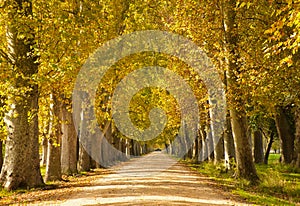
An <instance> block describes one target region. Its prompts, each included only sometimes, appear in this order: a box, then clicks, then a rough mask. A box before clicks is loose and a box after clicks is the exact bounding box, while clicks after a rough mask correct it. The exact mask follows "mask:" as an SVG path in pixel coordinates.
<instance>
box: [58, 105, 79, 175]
mask: <svg viewBox="0 0 300 206" xmlns="http://www.w3.org/2000/svg"><path fill="white" fill-rule="evenodd" d="M61 149H62V153H61V169H62V173H63V174H66V175H72V174H76V173H77V135H76V130H75V126H74V123H73V117H72V113H71V112H70V111H69V110H68V109H67V105H66V104H63V105H62V145H61Z"/></svg>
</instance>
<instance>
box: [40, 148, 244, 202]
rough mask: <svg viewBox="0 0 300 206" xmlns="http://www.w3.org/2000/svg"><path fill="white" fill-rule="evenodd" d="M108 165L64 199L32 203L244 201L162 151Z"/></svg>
mask: <svg viewBox="0 0 300 206" xmlns="http://www.w3.org/2000/svg"><path fill="white" fill-rule="evenodd" d="M112 169H113V171H114V173H113V174H110V175H107V176H106V177H104V178H101V179H97V180H96V182H95V184H93V186H86V187H83V188H81V189H80V191H79V192H78V193H77V194H76V195H74V196H70V197H68V199H66V200H63V201H60V202H54V201H53V202H48V203H45V202H44V203H40V204H35V205H64V206H77V205H118V206H124V205H126V206H127V205H149V206H150V205H151V206H153V205H189V206H190V205H246V204H245V203H243V202H238V201H237V200H234V199H233V197H232V195H231V194H229V193H227V192H225V191H222V190H221V189H219V188H218V187H216V186H214V185H213V183H212V182H211V181H210V180H208V179H207V178H206V177H203V176H201V175H199V174H197V172H194V171H192V170H190V169H189V168H187V167H186V166H184V165H182V164H180V163H177V162H176V160H174V159H173V158H171V157H170V156H168V155H166V154H164V153H163V152H153V153H151V154H148V155H145V156H143V157H140V158H134V159H132V160H130V161H128V162H125V163H122V164H121V165H119V166H115V167H113V168H112Z"/></svg>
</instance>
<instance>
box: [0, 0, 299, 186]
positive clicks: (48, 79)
mask: <svg viewBox="0 0 300 206" xmlns="http://www.w3.org/2000/svg"><path fill="white" fill-rule="evenodd" d="M299 3H300V2H299V1H297V0H294V1H292V0H282V1H279V0H269V1H251V2H249V1H238V0H213V1H195V0H187V1H175V0H171V1H160V0H157V1H148V0H147V1H131V0H128V1H117V0H116V1H104V0H100V1H93V0H92V1H90V0H89V1H84V0H71V1H68V0H66V1H61V0H51V1H33V0H7V1H4V2H1V3H0V10H1V12H0V20H1V21H0V28H1V30H0V68H1V73H0V75H1V80H0V87H1V90H0V96H1V101H0V104H1V108H0V113H1V115H0V116H1V118H0V126H1V131H0V134H1V139H2V141H1V144H3V148H4V149H3V153H4V154H3V155H0V157H2V156H4V159H3V165H2V169H1V175H0V181H1V184H2V186H3V187H4V188H6V189H8V190H12V189H16V188H18V187H36V186H41V185H43V184H44V180H43V178H42V176H41V173H40V164H42V165H46V176H45V180H46V181H49V180H59V179H61V177H62V174H68V175H70V174H74V173H77V172H80V171H86V170H89V169H91V168H96V167H101V166H103V165H99V162H102V163H105V165H110V164H113V163H114V162H116V161H123V160H126V159H127V158H128V157H130V155H141V154H144V153H147V152H149V151H151V149H152V148H154V147H155V146H160V145H163V144H165V145H166V147H167V148H168V152H170V153H172V154H176V153H177V152H179V150H178V147H181V148H182V147H184V145H189V144H192V145H193V146H192V147H191V148H187V151H186V152H187V155H186V157H188V156H189V157H194V158H195V159H196V160H197V161H200V160H213V161H215V163H219V162H221V161H223V160H225V161H224V162H225V166H226V168H228V169H233V168H231V165H230V163H231V162H232V161H235V162H236V175H237V176H238V177H242V178H246V179H249V180H250V181H252V182H256V181H259V179H258V176H257V174H256V169H255V164H254V161H255V162H257V163H260V162H265V163H267V160H268V158H267V157H268V154H269V153H270V150H271V145H272V142H274V140H275V139H276V138H278V139H280V143H281V161H282V162H283V163H284V164H292V165H294V166H295V167H298V168H299V167H300V132H299V129H300V125H299V124H300V115H299V114H300V110H299V94H298V90H299V72H298V66H299V50H298V47H299V42H300V38H299V36H300V35H299V25H300V24H299V18H300V17H299V15H298V13H299ZM139 30H163V31H169V32H172V33H176V34H179V35H182V36H184V37H186V38H189V39H190V40H192V41H193V42H195V43H196V44H197V45H198V46H199V47H201V48H202V49H203V50H204V51H205V52H206V53H207V54H208V56H209V57H210V58H211V60H212V62H213V63H214V65H215V67H216V69H217V70H218V72H219V76H220V78H221V79H222V81H223V84H224V86H225V89H226V98H227V105H228V112H227V121H226V130H225V131H224V133H223V135H222V137H221V140H220V141H216V139H214V138H215V137H214V136H213V135H212V133H213V132H212V131H211V130H212V129H213V128H212V127H211V121H210V118H209V117H210V115H209V111H210V110H209V104H208V96H207V94H206V93H207V88H206V87H205V85H204V84H203V81H202V80H201V78H199V76H197V74H196V73H195V71H193V69H192V68H190V67H189V66H188V65H185V64H184V63H183V62H181V61H180V60H178V59H176V58H175V57H171V56H168V55H166V54H156V53H151V52H148V53H147V52H144V53H139V54H136V55H132V56H129V57H126V58H124V59H122V60H120V61H119V62H118V63H117V64H115V65H113V66H112V68H111V69H110V71H109V72H108V73H107V74H106V76H105V77H104V80H103V81H102V82H101V83H100V85H99V87H98V90H97V97H96V105H97V108H96V111H95V113H96V114H97V120H96V121H97V123H98V124H99V127H100V128H101V130H102V131H103V133H104V134H105V137H104V136H102V137H100V140H99V143H101V142H103V141H107V142H109V143H110V144H111V145H114V147H115V148H117V149H118V150H119V151H122V152H123V154H125V155H119V156H115V155H113V154H111V151H110V150H109V149H107V147H105V146H101V145H102V144H99V145H100V148H99V147H98V148H94V147H93V146H95V145H93V144H87V145H89V148H85V147H83V146H82V144H81V143H80V142H79V141H78V138H80V137H81V136H84V135H91V134H93V131H89V132H90V134H83V133H80V131H83V129H82V128H86V127H88V126H89V125H85V122H89V121H91V122H92V120H88V121H86V118H89V117H88V115H86V114H87V113H88V112H89V109H90V108H89V106H88V105H89V103H88V102H84V103H83V105H82V108H81V111H80V115H79V116H78V117H77V118H79V119H81V121H80V122H81V124H80V125H79V128H75V126H74V123H73V118H72V112H73V111H72V110H73V108H72V101H71V97H72V91H73V88H74V83H75V80H76V76H77V74H78V72H79V70H80V69H81V66H82V65H83V64H84V62H85V61H86V59H87V58H88V57H89V55H91V54H92V53H93V52H94V51H95V50H96V49H97V48H98V47H100V46H101V45H103V43H105V42H107V41H108V40H111V39H113V38H115V37H118V36H120V35H123V34H129V33H131V32H134V31H139ZM151 65H152V66H154V65H155V66H161V67H166V68H168V69H170V70H172V71H174V72H176V73H177V74H179V75H180V76H182V77H183V78H184V79H185V80H186V81H187V82H188V83H189V85H190V87H191V88H192V89H193V92H194V94H195V96H196V98H197V101H198V105H199V111H200V112H199V116H200V117H201V121H200V122H199V125H198V126H197V136H196V139H195V140H193V141H194V142H189V138H190V136H191V135H189V131H187V132H186V133H184V134H179V132H178V128H179V126H180V124H181V121H180V115H179V113H180V112H179V108H178V105H177V104H176V101H174V98H173V97H172V96H171V95H170V94H169V93H168V92H167V91H164V90H161V89H159V88H145V89H143V90H141V91H140V92H139V93H138V94H136V95H135V96H134V97H133V100H132V103H131V104H130V115H131V119H132V121H133V123H135V124H136V125H137V127H139V128H141V129H145V128H147V127H148V126H149V124H150V122H149V119H148V114H149V111H150V110H151V108H153V107H154V106H159V107H160V108H162V109H163V110H165V111H166V113H167V115H168V117H170V118H168V119H169V121H168V123H167V125H166V127H165V129H164V131H163V133H162V134H161V135H160V136H159V137H158V138H156V139H154V140H152V141H147V142H143V141H138V140H131V139H128V138H126V137H125V136H124V135H122V133H121V132H120V131H119V130H118V129H117V128H116V126H115V124H114V121H113V119H112V118H111V97H112V95H113V91H114V88H115V87H116V85H117V84H118V83H119V82H120V81H121V80H122V79H123V78H124V77H125V76H126V75H127V74H129V73H130V72H131V71H133V70H135V69H137V68H140V67H143V66H151ZM83 95H84V94H83ZM80 128H81V129H80ZM76 129H77V130H78V131H79V132H78V134H77V133H76ZM178 135H179V136H180V139H181V140H182V141H181V142H180V143H178V145H177V146H176V145H174V144H173V147H172V144H171V143H172V141H173V140H174V138H175V137H176V136H178ZM263 138H266V139H267V141H268V144H267V148H266V152H265V154H263V152H264V150H263V149H262V145H263V144H262V143H263ZM251 139H253V143H252V141H250V140H251ZM170 145H171V147H170ZM253 148H254V151H253ZM87 150H88V151H93V150H96V151H100V153H101V154H100V155H99V158H102V159H101V161H95V160H93V159H92V158H91V157H90V155H89V154H88V152H87ZM1 152H2V151H1ZM40 159H42V161H40ZM1 161H2V160H1ZM40 162H41V163H40ZM97 162H98V163H97Z"/></svg>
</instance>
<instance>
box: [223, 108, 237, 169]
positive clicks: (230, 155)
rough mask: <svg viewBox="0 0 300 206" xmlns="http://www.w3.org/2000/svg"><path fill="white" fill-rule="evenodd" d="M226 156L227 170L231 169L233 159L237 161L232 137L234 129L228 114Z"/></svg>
mask: <svg viewBox="0 0 300 206" xmlns="http://www.w3.org/2000/svg"><path fill="white" fill-rule="evenodd" d="M224 156H225V168H226V169H228V170H229V169H231V165H230V162H231V159H235V150H234V141H233V136H232V129H231V123H230V114H229V113H228V116H227V120H226V130H225V131H224Z"/></svg>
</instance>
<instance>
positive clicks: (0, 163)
mask: <svg viewBox="0 0 300 206" xmlns="http://www.w3.org/2000/svg"><path fill="white" fill-rule="evenodd" d="M2 166H3V141H2V140H0V171H1V169H2Z"/></svg>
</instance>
